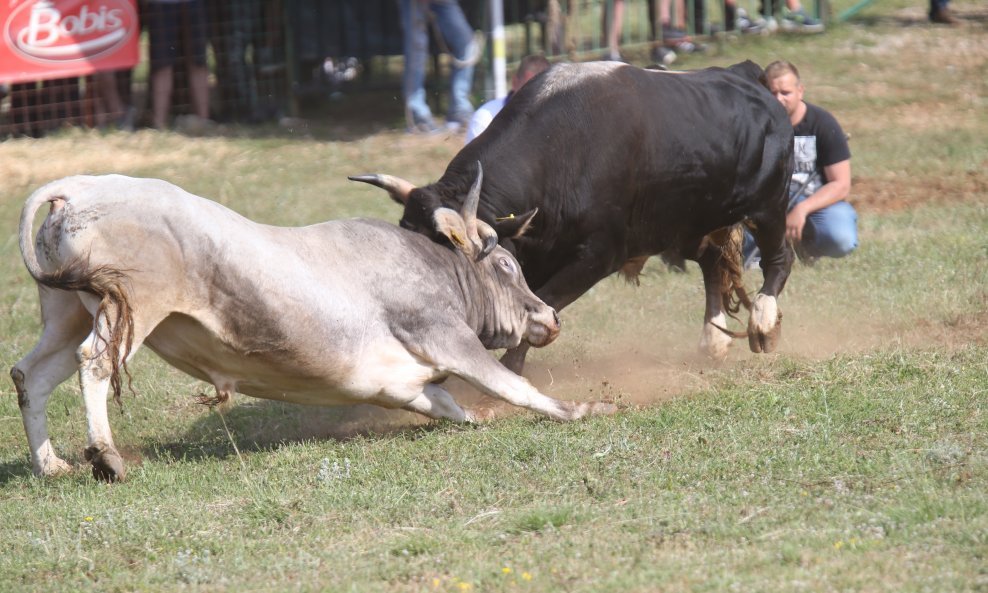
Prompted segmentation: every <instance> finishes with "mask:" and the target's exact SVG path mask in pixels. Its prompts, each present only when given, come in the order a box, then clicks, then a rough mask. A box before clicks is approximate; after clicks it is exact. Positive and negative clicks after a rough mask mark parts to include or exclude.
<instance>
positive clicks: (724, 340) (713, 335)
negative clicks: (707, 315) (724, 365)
mask: <svg viewBox="0 0 988 593" xmlns="http://www.w3.org/2000/svg"><path fill="white" fill-rule="evenodd" d="M718 326H720V327H718ZM725 327H727V316H726V315H724V314H723V313H721V314H720V315H718V316H717V317H715V318H713V319H711V320H710V321H708V322H706V323H704V324H703V333H702V334H700V352H702V353H704V354H705V355H707V356H708V357H709V358H712V359H713V360H715V361H717V362H721V361H723V360H724V359H725V358H727V353H728V351H729V350H730V348H731V342H732V341H733V338H731V336H729V335H727V334H726V333H724V330H723V329H721V328H725Z"/></svg>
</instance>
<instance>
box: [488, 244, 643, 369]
mask: <svg viewBox="0 0 988 593" xmlns="http://www.w3.org/2000/svg"><path fill="white" fill-rule="evenodd" d="M605 236H606V234H605ZM626 260H627V258H626V257H622V256H620V255H619V254H618V252H617V250H616V249H615V247H614V245H613V244H612V242H610V241H608V240H606V239H598V240H594V239H592V238H591V239H588V240H587V241H586V243H585V245H584V247H583V249H582V251H581V252H580V254H579V256H578V257H577V258H576V259H575V260H574V261H573V262H571V263H570V264H568V265H566V266H564V267H563V268H561V269H560V270H559V271H558V272H556V273H555V274H554V275H553V276H552V277H551V278H549V280H548V281H547V282H545V283H544V284H543V285H542V286H540V287H538V288H537V289H536V288H535V287H532V290H533V291H534V292H535V296H537V297H539V298H540V299H542V302H544V303H545V304H547V305H549V306H550V307H552V308H553V309H555V310H556V311H557V312H560V313H561V312H562V310H563V309H564V308H566V307H567V306H569V305H570V304H572V303H573V301H575V300H576V299H578V298H580V297H581V296H583V294H584V293H585V292H587V291H588V290H590V289H591V288H593V286H594V284H597V283H598V282H600V281H601V280H602V279H604V278H606V277H607V276H609V275H611V274H613V273H614V272H616V271H617V270H618V269H619V268H620V267H621V264H623V263H624V262H625V261H626ZM529 348H530V346H529V345H528V344H521V345H520V346H518V347H516V348H512V349H510V350H508V351H507V352H505V353H504V356H503V357H501V364H503V365H504V366H505V367H507V368H509V369H511V370H512V371H514V372H515V373H517V374H519V375H520V374H521V372H522V370H524V368H525V356H526V355H527V354H528V349H529Z"/></svg>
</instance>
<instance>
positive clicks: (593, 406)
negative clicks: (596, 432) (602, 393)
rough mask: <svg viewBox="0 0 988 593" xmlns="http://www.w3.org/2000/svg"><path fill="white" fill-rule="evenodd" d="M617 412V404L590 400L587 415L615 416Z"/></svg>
mask: <svg viewBox="0 0 988 593" xmlns="http://www.w3.org/2000/svg"><path fill="white" fill-rule="evenodd" d="M617 412H618V407H617V405H615V404H612V403H610V402H590V404H589V406H588V408H587V416H613V415H614V414H617Z"/></svg>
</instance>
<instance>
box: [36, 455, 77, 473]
mask: <svg viewBox="0 0 988 593" xmlns="http://www.w3.org/2000/svg"><path fill="white" fill-rule="evenodd" d="M71 471H72V466H71V465H69V464H68V463H67V462H66V461H63V460H62V459H60V458H58V457H55V456H52V457H49V458H48V459H46V460H45V462H44V463H43V464H42V465H41V467H40V468H37V469H35V471H34V475H36V476H38V477H41V478H54V477H57V476H61V475H64V474H67V473H69V472H71Z"/></svg>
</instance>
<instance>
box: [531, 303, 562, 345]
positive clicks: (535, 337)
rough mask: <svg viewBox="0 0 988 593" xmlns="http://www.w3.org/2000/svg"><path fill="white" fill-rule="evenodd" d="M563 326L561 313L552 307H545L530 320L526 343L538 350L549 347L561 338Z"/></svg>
mask: <svg viewBox="0 0 988 593" xmlns="http://www.w3.org/2000/svg"><path fill="white" fill-rule="evenodd" d="M561 326H562V323H561V322H560V321H559V313H557V312H556V310H555V309H553V308H552V307H545V309H544V310H543V311H539V312H538V313H536V314H533V315H532V316H531V318H530V319H529V324H528V332H527V333H526V334H525V341H526V342H528V343H529V344H530V345H532V346H534V347H536V348H542V347H543V346H548V345H549V344H551V343H553V342H554V341H555V340H556V338H558V337H559V331H560V329H561Z"/></svg>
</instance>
